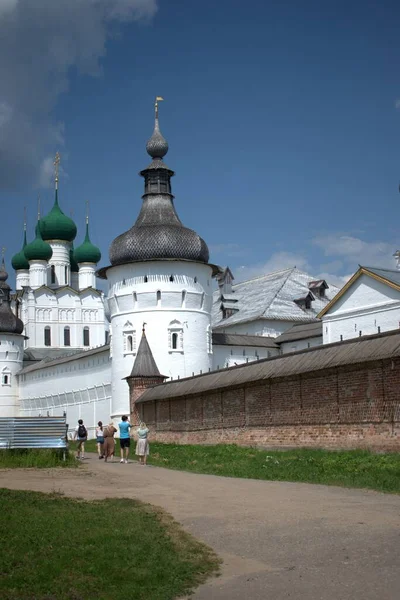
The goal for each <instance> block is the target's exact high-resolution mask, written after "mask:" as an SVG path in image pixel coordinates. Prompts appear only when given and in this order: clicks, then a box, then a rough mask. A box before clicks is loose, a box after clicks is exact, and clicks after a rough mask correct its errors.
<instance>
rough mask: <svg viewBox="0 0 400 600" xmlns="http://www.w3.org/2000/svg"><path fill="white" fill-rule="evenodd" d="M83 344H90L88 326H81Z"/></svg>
mask: <svg viewBox="0 0 400 600" xmlns="http://www.w3.org/2000/svg"><path fill="white" fill-rule="evenodd" d="M83 345H84V346H90V336H89V327H84V328H83Z"/></svg>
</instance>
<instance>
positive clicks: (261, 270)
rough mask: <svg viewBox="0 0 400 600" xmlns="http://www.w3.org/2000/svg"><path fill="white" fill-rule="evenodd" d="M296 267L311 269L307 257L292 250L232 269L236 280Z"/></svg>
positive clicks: (276, 253)
mask: <svg viewBox="0 0 400 600" xmlns="http://www.w3.org/2000/svg"><path fill="white" fill-rule="evenodd" d="M292 267H297V268H298V269H301V270H302V271H307V272H309V271H310V270H311V271H312V268H311V266H310V264H309V263H308V261H307V259H306V258H305V257H304V256H301V255H300V254H294V253H292V252H284V251H282V252H275V253H274V254H272V256H271V257H270V258H269V260H267V261H266V262H265V263H258V264H255V265H243V266H240V267H237V268H236V269H234V271H233V275H234V277H235V280H236V282H239V281H246V280H247V279H252V278H253V277H258V276H260V275H265V274H267V273H272V272H273V271H281V270H283V269H290V268H292Z"/></svg>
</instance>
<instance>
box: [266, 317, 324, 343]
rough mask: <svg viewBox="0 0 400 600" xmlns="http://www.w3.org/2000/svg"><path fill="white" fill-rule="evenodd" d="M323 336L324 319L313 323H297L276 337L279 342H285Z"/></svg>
mask: <svg viewBox="0 0 400 600" xmlns="http://www.w3.org/2000/svg"><path fill="white" fill-rule="evenodd" d="M318 336H322V321H312V322H311V323H296V324H295V325H292V327H290V329H288V330H287V331H285V332H284V333H282V334H281V335H278V337H277V338H275V342H276V343H277V344H282V343H284V342H294V341H296V340H305V339H308V338H313V337H318Z"/></svg>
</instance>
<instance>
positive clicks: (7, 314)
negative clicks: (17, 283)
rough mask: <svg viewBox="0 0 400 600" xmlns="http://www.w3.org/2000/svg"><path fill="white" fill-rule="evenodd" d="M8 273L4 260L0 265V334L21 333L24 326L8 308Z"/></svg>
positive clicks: (9, 289) (9, 307)
mask: <svg viewBox="0 0 400 600" xmlns="http://www.w3.org/2000/svg"><path fill="white" fill-rule="evenodd" d="M7 279H8V273H7V271H6V267H5V264H4V259H3V261H2V263H1V265H0V333H19V334H20V333H22V332H23V330H24V324H23V322H22V321H21V319H18V317H16V316H15V315H14V313H13V312H12V310H11V306H10V291H11V288H10V286H9V285H8V283H6V282H7Z"/></svg>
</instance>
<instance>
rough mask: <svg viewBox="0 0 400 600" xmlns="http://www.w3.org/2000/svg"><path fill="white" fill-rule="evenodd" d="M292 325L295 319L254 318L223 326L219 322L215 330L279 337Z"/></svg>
mask: <svg viewBox="0 0 400 600" xmlns="http://www.w3.org/2000/svg"><path fill="white" fill-rule="evenodd" d="M292 325H293V321H283V320H267V319H254V320H253V321H248V322H247V323H232V325H228V324H227V325H226V326H225V325H224V326H223V327H222V324H221V323H218V329H215V331H216V332H221V333H222V332H223V333H241V334H244V335H265V336H271V337H278V335H281V334H282V333H284V332H285V331H287V330H288V329H289V327H292Z"/></svg>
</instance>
